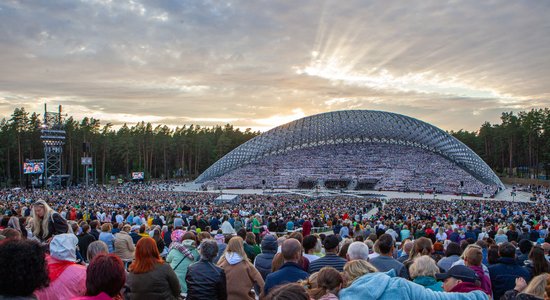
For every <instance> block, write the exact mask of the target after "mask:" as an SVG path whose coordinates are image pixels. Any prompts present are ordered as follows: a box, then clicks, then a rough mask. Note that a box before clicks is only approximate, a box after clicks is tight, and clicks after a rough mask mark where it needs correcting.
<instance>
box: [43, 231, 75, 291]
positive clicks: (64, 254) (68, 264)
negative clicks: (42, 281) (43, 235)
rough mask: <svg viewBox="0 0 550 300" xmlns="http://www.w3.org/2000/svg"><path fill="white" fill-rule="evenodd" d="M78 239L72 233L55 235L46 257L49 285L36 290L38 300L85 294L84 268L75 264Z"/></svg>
mask: <svg viewBox="0 0 550 300" xmlns="http://www.w3.org/2000/svg"><path fill="white" fill-rule="evenodd" d="M77 244H78V238H77V237H76V236H75V235H74V234H72V233H65V234H59V235H55V236H54V237H53V238H52V240H51V242H50V255H48V256H47V257H46V260H47V263H48V273H49V274H48V275H49V278H50V285H49V286H48V287H47V288H44V289H41V290H38V291H36V292H35V295H36V296H37V298H38V299H41V300H42V299H45V300H48V299H71V298H73V297H78V296H83V295H84V293H85V292H86V267H84V266H82V265H79V264H77V263H76V245H77Z"/></svg>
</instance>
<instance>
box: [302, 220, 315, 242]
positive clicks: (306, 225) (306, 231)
mask: <svg viewBox="0 0 550 300" xmlns="http://www.w3.org/2000/svg"><path fill="white" fill-rule="evenodd" d="M305 219H306V221H305V222H304V224H302V234H303V235H304V237H306V236H308V235H310V234H311V227H313V226H312V225H311V221H310V220H309V217H308V216H305Z"/></svg>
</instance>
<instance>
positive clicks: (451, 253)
mask: <svg viewBox="0 0 550 300" xmlns="http://www.w3.org/2000/svg"><path fill="white" fill-rule="evenodd" d="M461 254H462V251H461V249H460V245H459V244H457V243H454V242H451V243H449V244H448V245H447V249H446V250H445V257H443V258H442V259H441V260H439V261H438V262H437V266H438V267H440V268H441V270H443V271H444V272H447V270H449V269H450V268H451V266H452V265H453V264H454V263H455V262H457V261H459V260H460V255H461Z"/></svg>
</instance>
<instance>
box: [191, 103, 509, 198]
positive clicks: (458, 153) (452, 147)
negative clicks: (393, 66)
mask: <svg viewBox="0 0 550 300" xmlns="http://www.w3.org/2000/svg"><path fill="white" fill-rule="evenodd" d="M354 143H383V144H398V145H405V146H411V147H417V148H421V149H424V150H426V151H431V152H434V153H437V154H439V155H441V156H443V157H444V158H446V159H448V160H450V161H451V162H453V163H455V164H456V165H457V166H459V167H460V168H462V169H463V170H465V171H466V172H468V173H469V174H471V175H472V176H473V177H474V178H476V179H478V180H479V181H480V182H482V183H484V184H489V185H496V186H498V187H500V188H504V185H503V184H502V182H501V181H500V179H499V178H498V176H497V175H496V174H495V173H494V172H493V170H491V168H490V167H489V166H488V165H487V164H486V163H485V162H484V161H483V160H482V159H481V158H480V157H479V156H478V155H477V154H476V153H475V152H473V151H472V150H471V149H470V148H468V147H467V146H466V145H464V144H463V143H462V142H460V141H459V140H457V139H456V138H454V137H453V136H451V135H449V134H447V133H446V132H445V131H443V130H441V129H439V128H437V127H435V126H433V125H431V124H428V123H426V122H422V121H420V120H417V119H415V118H411V117H407V116H404V115H400V114H395V113H390V112H383V111H372V110H344V111H335V112H328V113H322V114H318V115H313V116H309V117H305V118H302V119H299V120H295V121H292V122H290V123H287V124H284V125H281V126H278V127H276V128H273V129H271V130H269V131H267V132H265V133H263V134H261V135H259V136H257V137H255V138H253V139H251V140H249V141H248V142H246V143H244V144H242V145H240V146H239V147H237V148H235V149H234V150H233V151H231V152H229V153H228V154H227V155H225V156H224V157H222V158H221V159H220V160H218V161H217V162H216V163H214V164H213V165H212V166H210V167H209V168H208V169H207V170H206V171H204V172H203V173H202V174H201V175H200V176H199V177H198V178H197V179H196V181H195V182H196V183H202V182H206V181H209V180H212V179H214V178H216V177H219V176H221V175H223V174H226V173H228V172H230V171H233V170H235V169H238V168H240V167H241V166H244V165H246V164H249V163H252V162H255V161H257V160H259V159H261V158H264V157H268V156H271V155H275V154H283V153H286V152H289V151H292V150H296V149H304V148H310V147H315V146H321V145H338V144H354Z"/></svg>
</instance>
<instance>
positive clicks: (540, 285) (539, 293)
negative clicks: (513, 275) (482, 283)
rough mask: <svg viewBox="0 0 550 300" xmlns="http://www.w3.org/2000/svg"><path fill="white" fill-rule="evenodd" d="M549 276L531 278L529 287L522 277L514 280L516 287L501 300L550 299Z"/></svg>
mask: <svg viewBox="0 0 550 300" xmlns="http://www.w3.org/2000/svg"><path fill="white" fill-rule="evenodd" d="M549 291H550V274H548V273H544V274H541V275H539V276H535V277H533V279H531V281H530V282H529V285H527V283H526V282H525V279H523V277H518V278H517V279H516V286H515V287H514V289H513V290H510V291H507V292H506V293H505V294H504V296H502V298H501V299H506V300H516V299H518V300H520V299H550V294H548V292H549Z"/></svg>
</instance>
